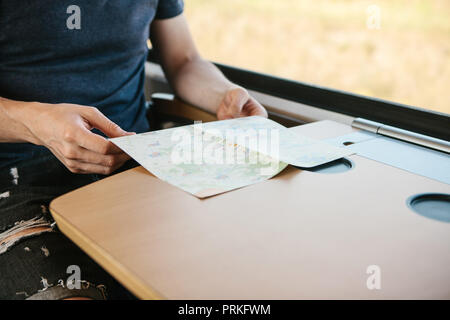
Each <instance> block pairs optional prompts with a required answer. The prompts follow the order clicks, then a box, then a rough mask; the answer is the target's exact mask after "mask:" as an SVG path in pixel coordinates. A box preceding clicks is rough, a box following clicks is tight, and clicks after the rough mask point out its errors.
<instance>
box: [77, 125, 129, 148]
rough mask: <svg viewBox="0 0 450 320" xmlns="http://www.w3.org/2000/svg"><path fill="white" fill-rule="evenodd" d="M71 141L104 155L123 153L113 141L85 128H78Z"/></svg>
mask: <svg viewBox="0 0 450 320" xmlns="http://www.w3.org/2000/svg"><path fill="white" fill-rule="evenodd" d="M73 142H75V143H76V144H78V145H79V146H80V147H83V148H85V149H88V150H91V151H93V152H95V153H100V154H104V155H105V154H116V153H123V151H122V150H121V149H120V148H119V147H117V146H116V145H115V144H114V143H112V142H111V141H108V140H107V139H105V138H104V137H102V136H100V135H98V134H95V133H93V132H91V131H89V130H88V129H86V128H81V130H79V132H78V134H77V137H76V139H75V140H74V141H73Z"/></svg>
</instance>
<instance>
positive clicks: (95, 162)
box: [24, 103, 134, 174]
mask: <svg viewBox="0 0 450 320" xmlns="http://www.w3.org/2000/svg"><path fill="white" fill-rule="evenodd" d="M29 110H30V112H31V113H32V115H33V116H32V117H30V119H29V121H25V122H24V123H25V125H26V126H27V127H28V130H29V131H30V133H31V135H32V139H30V140H31V141H30V142H33V143H34V144H38V145H43V146H45V147H47V148H48V149H50V151H51V152H52V153H53V154H54V155H55V156H56V157H57V158H58V159H59V160H60V161H61V162H62V163H63V164H64V165H65V166H66V167H67V168H68V169H69V170H70V171H71V172H74V173H99V174H110V173H112V172H113V171H115V170H116V169H118V168H119V167H120V166H122V165H123V164H124V163H125V162H126V161H127V160H128V159H130V157H129V156H128V155H126V154H125V153H123V152H122V151H121V150H120V149H119V148H118V147H116V146H115V145H114V144H113V143H112V142H110V141H108V140H107V139H105V138H104V137H102V136H100V135H98V134H95V133H92V132H91V131H90V130H92V129H93V128H96V129H99V130H100V131H102V132H103V133H105V134H106V135H107V136H108V137H111V138H114V137H120V136H124V135H131V134H134V133H131V132H126V131H124V130H122V129H121V128H120V127H119V126H118V125H117V124H115V123H114V122H112V121H110V120H109V119H108V118H107V117H105V116H104V115H103V114H102V113H101V112H100V111H99V110H98V109H97V108H94V107H86V106H80V105H74V104H56V105H55V104H42V103H33V105H32V106H31V108H29ZM31 110H32V111H31Z"/></svg>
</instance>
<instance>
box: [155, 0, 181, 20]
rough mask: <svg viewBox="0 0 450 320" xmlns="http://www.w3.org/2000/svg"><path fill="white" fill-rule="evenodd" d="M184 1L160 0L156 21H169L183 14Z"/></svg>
mask: <svg viewBox="0 0 450 320" xmlns="http://www.w3.org/2000/svg"><path fill="white" fill-rule="evenodd" d="M183 9H184V2H183V0H159V1H158V8H157V9H156V14H155V19H169V18H173V17H176V16H178V15H179V14H181V13H182V12H183Z"/></svg>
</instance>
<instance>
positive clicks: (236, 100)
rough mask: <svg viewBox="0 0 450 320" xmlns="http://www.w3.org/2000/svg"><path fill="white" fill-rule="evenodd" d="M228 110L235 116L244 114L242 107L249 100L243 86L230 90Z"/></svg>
mask: <svg viewBox="0 0 450 320" xmlns="http://www.w3.org/2000/svg"><path fill="white" fill-rule="evenodd" d="M228 94H229V96H228V99H227V100H228V101H227V102H228V112H229V114H230V115H231V116H232V117H233V118H237V117H239V116H240V115H241V114H242V109H243V107H244V105H245V103H246V102H247V100H248V95H247V92H246V91H245V90H244V89H242V88H236V89H233V90H230V91H229V92H228Z"/></svg>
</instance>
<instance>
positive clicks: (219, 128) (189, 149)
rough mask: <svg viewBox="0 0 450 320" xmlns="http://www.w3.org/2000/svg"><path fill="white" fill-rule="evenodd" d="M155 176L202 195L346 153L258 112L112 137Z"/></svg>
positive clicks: (333, 158) (262, 179)
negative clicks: (292, 166) (264, 116)
mask: <svg viewBox="0 0 450 320" xmlns="http://www.w3.org/2000/svg"><path fill="white" fill-rule="evenodd" d="M110 141H112V142H113V143H114V144H116V145H117V146H118V147H119V148H121V149H122V150H123V151H124V152H126V153H127V154H129V155H130V156H131V157H132V158H133V159H134V160H136V161H137V162H138V163H139V164H141V165H142V166H143V167H144V168H145V169H147V170H148V171H150V172H151V173H152V174H153V175H155V176H156V177H158V178H159V179H161V180H163V181H166V182H168V183H170V184H172V185H174V186H176V187H178V188H181V189H182V190H184V191H186V192H188V193H190V194H192V195H194V196H196V197H198V198H205V197H209V196H213V195H216V194H219V193H223V192H226V191H230V190H233V189H237V188H241V187H245V186H248V185H251V184H254V183H258V182H262V181H265V180H267V179H270V178H272V177H273V176H275V175H277V174H278V173H279V172H281V171H282V170H283V169H284V168H285V167H286V166H287V164H288V163H291V164H294V165H296V166H302V167H312V166H316V165H320V164H323V163H326V162H329V161H333V160H336V159H338V158H341V157H343V156H346V155H348V154H350V153H349V152H348V151H347V150H345V149H342V148H336V147H333V146H330V145H327V144H325V143H322V142H320V141H315V140H312V139H310V138H307V137H302V136H299V135H297V134H293V133H292V132H289V131H288V129H287V128H285V127H283V126H281V125H280V124H278V123H276V122H274V121H271V120H268V119H266V118H262V117H247V118H238V119H232V120H223V121H215V122H208V123H204V124H203V123H198V124H193V125H188V126H183V127H177V128H171V129H165V130H159V131H152V132H147V133H142V134H137V135H133V136H124V137H119V138H113V139H110Z"/></svg>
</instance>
